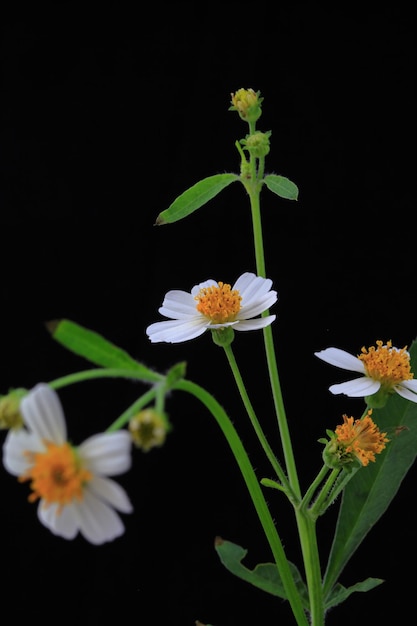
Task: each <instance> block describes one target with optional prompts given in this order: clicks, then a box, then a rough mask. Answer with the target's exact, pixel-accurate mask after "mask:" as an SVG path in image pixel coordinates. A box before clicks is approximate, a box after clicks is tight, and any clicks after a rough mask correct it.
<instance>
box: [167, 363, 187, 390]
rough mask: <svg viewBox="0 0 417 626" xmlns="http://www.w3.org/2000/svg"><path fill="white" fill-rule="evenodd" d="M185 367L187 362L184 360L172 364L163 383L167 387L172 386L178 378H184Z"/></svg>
mask: <svg viewBox="0 0 417 626" xmlns="http://www.w3.org/2000/svg"><path fill="white" fill-rule="evenodd" d="M186 369H187V363H186V362H185V361H181V363H176V365H173V366H172V367H171V368H170V370H169V371H168V373H167V375H166V379H165V384H166V386H167V387H168V388H171V387H173V386H174V385H175V384H176V383H177V382H178V381H179V380H182V379H183V378H185V372H186Z"/></svg>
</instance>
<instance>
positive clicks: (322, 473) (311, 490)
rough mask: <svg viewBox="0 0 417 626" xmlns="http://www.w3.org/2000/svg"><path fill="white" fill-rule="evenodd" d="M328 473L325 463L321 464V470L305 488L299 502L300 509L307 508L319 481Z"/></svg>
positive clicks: (319, 483)
mask: <svg viewBox="0 0 417 626" xmlns="http://www.w3.org/2000/svg"><path fill="white" fill-rule="evenodd" d="M328 473H329V468H328V467H327V466H326V465H323V467H322V468H321V470H320V471H319V473H318V474H317V476H316V478H315V479H314V480H313V482H312V483H311V485H310V487H309V488H308V489H307V491H306V493H305V495H304V498H303V500H302V502H301V506H300V509H303V510H304V511H306V510H307V508H308V505H309V504H310V502H311V499H312V498H313V496H314V494H315V492H316V490H317V489H318V488H319V486H320V485H321V483H322V482H323V480H324V479H325V477H326V474H328Z"/></svg>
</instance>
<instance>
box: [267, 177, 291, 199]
mask: <svg viewBox="0 0 417 626" xmlns="http://www.w3.org/2000/svg"><path fill="white" fill-rule="evenodd" d="M264 182H265V185H266V186H267V187H268V189H269V190H270V191H273V192H274V193H276V194H277V196H280V197H281V198H285V199H286V200H297V199H298V187H297V185H296V184H295V183H293V182H291V181H290V180H289V179H288V178H285V176H279V175H277V174H268V175H267V176H265V178H264Z"/></svg>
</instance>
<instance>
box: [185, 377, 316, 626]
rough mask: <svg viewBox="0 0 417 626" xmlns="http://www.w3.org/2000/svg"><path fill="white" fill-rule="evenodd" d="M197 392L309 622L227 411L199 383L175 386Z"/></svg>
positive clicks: (300, 618)
mask: <svg viewBox="0 0 417 626" xmlns="http://www.w3.org/2000/svg"><path fill="white" fill-rule="evenodd" d="M173 388H174V389H179V390H182V391H185V392H187V393H190V394H192V395H194V396H195V397H196V398H198V399H199V400H200V402H202V403H203V404H204V405H205V406H206V407H207V409H208V410H209V411H210V412H211V414H212V415H213V416H214V418H215V419H216V421H217V423H218V425H219V426H220V428H221V430H222V432H223V434H224V436H225V437H226V440H227V442H228V443H229V446H230V448H231V450H232V452H233V455H234V457H235V459H236V462H237V464H238V466H239V468H240V471H241V472H242V475H243V478H244V480H245V483H246V486H247V488H248V491H249V494H250V496H251V498H252V502H253V504H254V507H255V509H256V512H257V514H258V517H259V520H260V522H261V524H262V528H263V530H264V533H265V536H266V538H267V540H268V543H269V545H270V547H271V550H272V554H273V556H274V559H275V562H276V565H277V568H278V571H279V574H280V577H281V580H282V584H283V586H284V589H285V592H286V596H287V599H288V601H289V603H290V605H291V608H292V611H293V614H294V617H295V619H296V622H297V625H298V626H308V621H307V617H306V615H305V612H304V609H303V605H302V600H301V597H300V594H299V592H298V590H297V587H296V585H295V582H294V579H293V576H292V573H291V569H290V566H289V563H288V560H287V557H286V555H285V552H284V548H283V546H282V542H281V539H280V537H279V535H278V532H277V529H276V527H275V524H274V520H273V519H272V516H271V513H270V511H269V508H268V505H267V503H266V501H265V498H264V495H263V493H262V490H261V488H260V486H259V482H258V479H257V477H256V474H255V472H254V470H253V467H252V465H251V463H250V461H249V457H248V455H247V453H246V451H245V448H244V447H243V444H242V442H241V440H240V438H239V436H238V434H237V432H236V430H235V428H234V426H233V424H232V422H231V420H230V419H229V417H228V415H227V414H226V412H225V411H224V409H223V408H222V407H221V406H220V404H219V403H218V402H217V401H216V400H215V399H214V398H213V396H212V395H211V394H209V393H208V392H207V391H205V390H204V389H203V388H202V387H200V386H199V385H197V384H195V383H192V382H190V381H188V380H180V381H178V382H177V383H175V385H174V386H173Z"/></svg>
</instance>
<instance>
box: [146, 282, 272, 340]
mask: <svg viewBox="0 0 417 626" xmlns="http://www.w3.org/2000/svg"><path fill="white" fill-rule="evenodd" d="M271 286H272V281H271V280H270V279H269V278H262V277H261V276H256V274H252V273H251V272H245V273H244V274H242V276H240V277H239V278H238V279H237V281H236V282H235V284H234V285H233V287H231V286H230V285H228V284H226V283H222V282H216V281H215V280H212V279H209V280H206V281H205V282H203V283H200V284H199V285H195V286H194V287H193V288H192V290H191V293H188V292H187V291H180V290H173V291H168V293H167V294H166V296H165V299H164V301H163V303H162V306H161V307H160V309H159V313H161V315H165V317H168V318H170V319H169V320H167V321H163V322H155V323H154V324H151V325H150V326H148V328H147V329H146V333H147V335H148V337H149V339H150V340H151V342H153V343H156V342H159V341H166V342H168V343H179V342H181V341H188V340H189V339H194V338H195V337H199V336H200V335H202V334H203V333H204V332H205V331H206V330H215V329H218V328H226V327H228V326H231V327H233V329H235V330H257V329H259V328H265V326H269V324H271V323H272V322H273V321H274V319H275V317H276V316H275V315H267V316H264V317H257V318H256V316H257V315H260V314H261V313H263V312H264V311H267V310H268V309H269V307H270V306H272V305H273V304H274V303H275V302H276V301H277V298H278V296H277V292H276V291H272V290H271ZM252 318H255V319H252Z"/></svg>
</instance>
